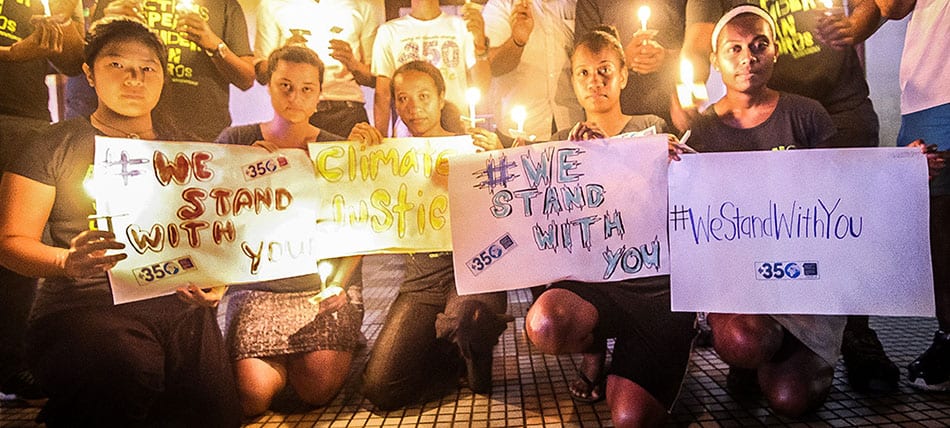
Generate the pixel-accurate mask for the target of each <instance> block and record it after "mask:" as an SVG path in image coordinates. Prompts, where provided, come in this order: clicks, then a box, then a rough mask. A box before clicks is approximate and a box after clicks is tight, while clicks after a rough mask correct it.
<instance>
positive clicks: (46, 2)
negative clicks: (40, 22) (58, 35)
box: [40, 0, 51, 16]
mask: <svg viewBox="0 0 950 428" xmlns="http://www.w3.org/2000/svg"><path fill="white" fill-rule="evenodd" d="M40 3H42V4H43V15H44V16H50V15H51V12H50V9H49V0H40Z"/></svg>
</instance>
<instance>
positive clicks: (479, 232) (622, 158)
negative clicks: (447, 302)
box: [449, 135, 670, 294]
mask: <svg viewBox="0 0 950 428" xmlns="http://www.w3.org/2000/svg"><path fill="white" fill-rule="evenodd" d="M667 156H668V151H667V137H666V136H665V135H657V136H650V137H635V138H616V139H609V140H593V141H579V142H567V141H561V142H550V143H543V144H534V145H530V146H526V147H518V148H511V149H505V150H498V151H489V152H483V153H476V154H472V155H464V156H456V157H453V158H451V159H450V160H449V164H450V175H449V193H450V194H451V198H452V210H451V211H452V244H453V248H454V250H453V251H454V253H453V256H454V262H455V281H456V286H457V288H458V292H459V294H474V293H482V292H489V291H501V290H510V289H516V288H525V287H530V286H535V285H541V284H547V283H550V282H554V281H558V280H568V279H571V280H578V281H585V282H609V281H617V280H621V279H626V278H633V277H645V276H653V275H661V274H666V273H669V269H670V268H669V249H668V246H667V238H666V236H667V235H666V220H665V218H666V217H665V213H666V204H667V199H666V198H667V194H666V188H667V162H668V160H667ZM592 286H596V284H594V285H592Z"/></svg>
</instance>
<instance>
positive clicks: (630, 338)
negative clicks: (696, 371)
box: [551, 276, 696, 409]
mask: <svg viewBox="0 0 950 428" xmlns="http://www.w3.org/2000/svg"><path fill="white" fill-rule="evenodd" d="M551 288H560V289H564V290H568V291H570V292H572V293H574V294H576V295H578V296H579V297H580V298H582V299H584V300H586V301H587V302H590V304H591V305H593V306H594V307H595V308H597V313H598V317H599V320H598V322H597V326H596V327H594V338H595V340H606V339H607V338H610V337H613V338H616V341H615V343H614V352H613V359H612V362H611V366H610V369H609V370H608V371H607V374H611V375H616V376H620V377H622V378H626V379H629V380H631V381H633V382H635V383H636V384H638V385H640V386H641V387H643V388H644V389H646V390H647V391H648V392H649V393H650V394H652V395H653V397H654V398H656V399H657V400H659V401H660V402H661V403H663V405H664V406H665V407H666V408H667V409H670V408H672V407H673V402H674V401H675V400H676V396H677V395H678V394H679V389H680V386H681V385H682V383H683V378H684V377H685V375H686V369H687V366H688V364H689V355H690V352H691V350H692V344H693V338H694V337H695V336H696V314H695V313H693V312H672V311H670V277H669V276H658V277H652V278H638V279H631V280H625V281H617V282H611V283H604V284H592V283H584V282H575V281H563V282H558V283H555V284H552V285H551Z"/></svg>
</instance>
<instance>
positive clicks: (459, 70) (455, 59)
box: [373, 0, 491, 136]
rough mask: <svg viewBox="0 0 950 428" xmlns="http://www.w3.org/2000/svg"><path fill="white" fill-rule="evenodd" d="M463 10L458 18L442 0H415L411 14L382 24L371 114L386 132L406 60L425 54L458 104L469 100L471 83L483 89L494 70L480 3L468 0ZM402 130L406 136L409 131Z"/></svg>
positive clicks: (449, 96)
mask: <svg viewBox="0 0 950 428" xmlns="http://www.w3.org/2000/svg"><path fill="white" fill-rule="evenodd" d="M462 15H463V17H462V18H459V17H458V16H452V15H448V14H446V13H444V12H442V9H440V8H439V1H438V0H412V7H411V9H410V12H409V14H408V15H406V16H403V17H401V18H396V19H393V20H391V21H389V22H386V23H385V24H383V25H382V26H380V27H379V31H378V32H377V35H376V43H375V44H374V45H373V74H374V75H375V76H376V94H375V97H374V98H375V99H374V102H373V104H374V107H373V120H374V122H375V123H374V125H375V126H376V129H378V130H379V132H380V133H381V134H383V136H388V135H390V132H389V129H390V118H391V114H390V113H391V111H392V102H393V100H392V99H391V96H392V93H391V91H392V76H393V73H394V72H395V71H396V69H397V68H399V67H400V66H402V65H404V64H406V63H409V62H412V61H416V60H423V61H427V62H429V63H430V64H432V65H434V66H435V68H437V69H438V70H439V71H440V72H441V73H442V78H443V79H444V80H445V86H446V90H445V91H446V92H445V99H446V101H449V102H450V103H451V104H452V106H454V107H455V108H458V107H460V106H464V105H466V103H465V90H466V89H467V88H468V87H469V86H477V87H478V88H480V89H481V90H482V93H485V91H486V89H487V88H488V84H489V81H490V80H491V70H490V69H489V64H488V40H487V38H486V37H485V22H484V20H483V19H482V15H481V5H479V4H477V3H474V2H466V3H465V5H464V6H462ZM402 132H403V134H405V135H403V136H406V135H408V134H411V132H409V131H402Z"/></svg>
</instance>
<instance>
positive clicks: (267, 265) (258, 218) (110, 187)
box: [87, 137, 318, 304]
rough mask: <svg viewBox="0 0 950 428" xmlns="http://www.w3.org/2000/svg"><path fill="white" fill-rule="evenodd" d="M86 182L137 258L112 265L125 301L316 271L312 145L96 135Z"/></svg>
mask: <svg viewBox="0 0 950 428" xmlns="http://www.w3.org/2000/svg"><path fill="white" fill-rule="evenodd" d="M87 188H89V189H90V191H91V192H92V193H93V194H94V195H93V196H94V197H95V198H96V213H97V215H98V216H100V217H103V216H108V217H110V219H111V227H112V229H113V231H114V232H115V235H116V240H118V241H119V242H123V243H125V245H126V248H125V250H124V251H125V253H126V254H128V256H129V257H128V258H127V259H125V260H123V261H121V262H119V264H118V265H116V267H115V268H113V269H112V270H111V271H110V272H109V280H110V282H111V284H112V293H113V300H114V301H115V303H116V304H118V303H124V302H130V301H135V300H142V299H147V298H151V297H157V296H161V295H165V294H171V293H173V292H174V290H175V289H176V288H178V287H180V286H182V285H185V284H188V283H193V284H195V285H197V286H199V287H210V286H215V285H223V284H240V283H245V282H259V281H266V280H271V279H278V278H284V277H290V276H297V275H303V274H308V273H314V272H316V270H317V269H316V267H317V266H316V260H317V247H318V241H317V240H316V238H315V228H314V224H313V221H314V218H316V207H317V193H316V192H317V189H316V186H314V178H313V166H312V164H311V162H310V159H308V157H307V154H306V153H305V152H304V151H303V150H281V151H278V152H274V153H268V152H267V151H265V150H263V149H261V148H257V147H246V146H234V145H223V144H209V143H180V142H174V143H166V142H155V141H144V140H128V139H117V138H107V137H96V155H95V166H94V171H93V178H92V179H90V180H89V181H88V182H87ZM98 223H99V226H100V228H104V225H105V224H106V223H108V222H107V221H105V220H101V219H100V220H99V221H98Z"/></svg>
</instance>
